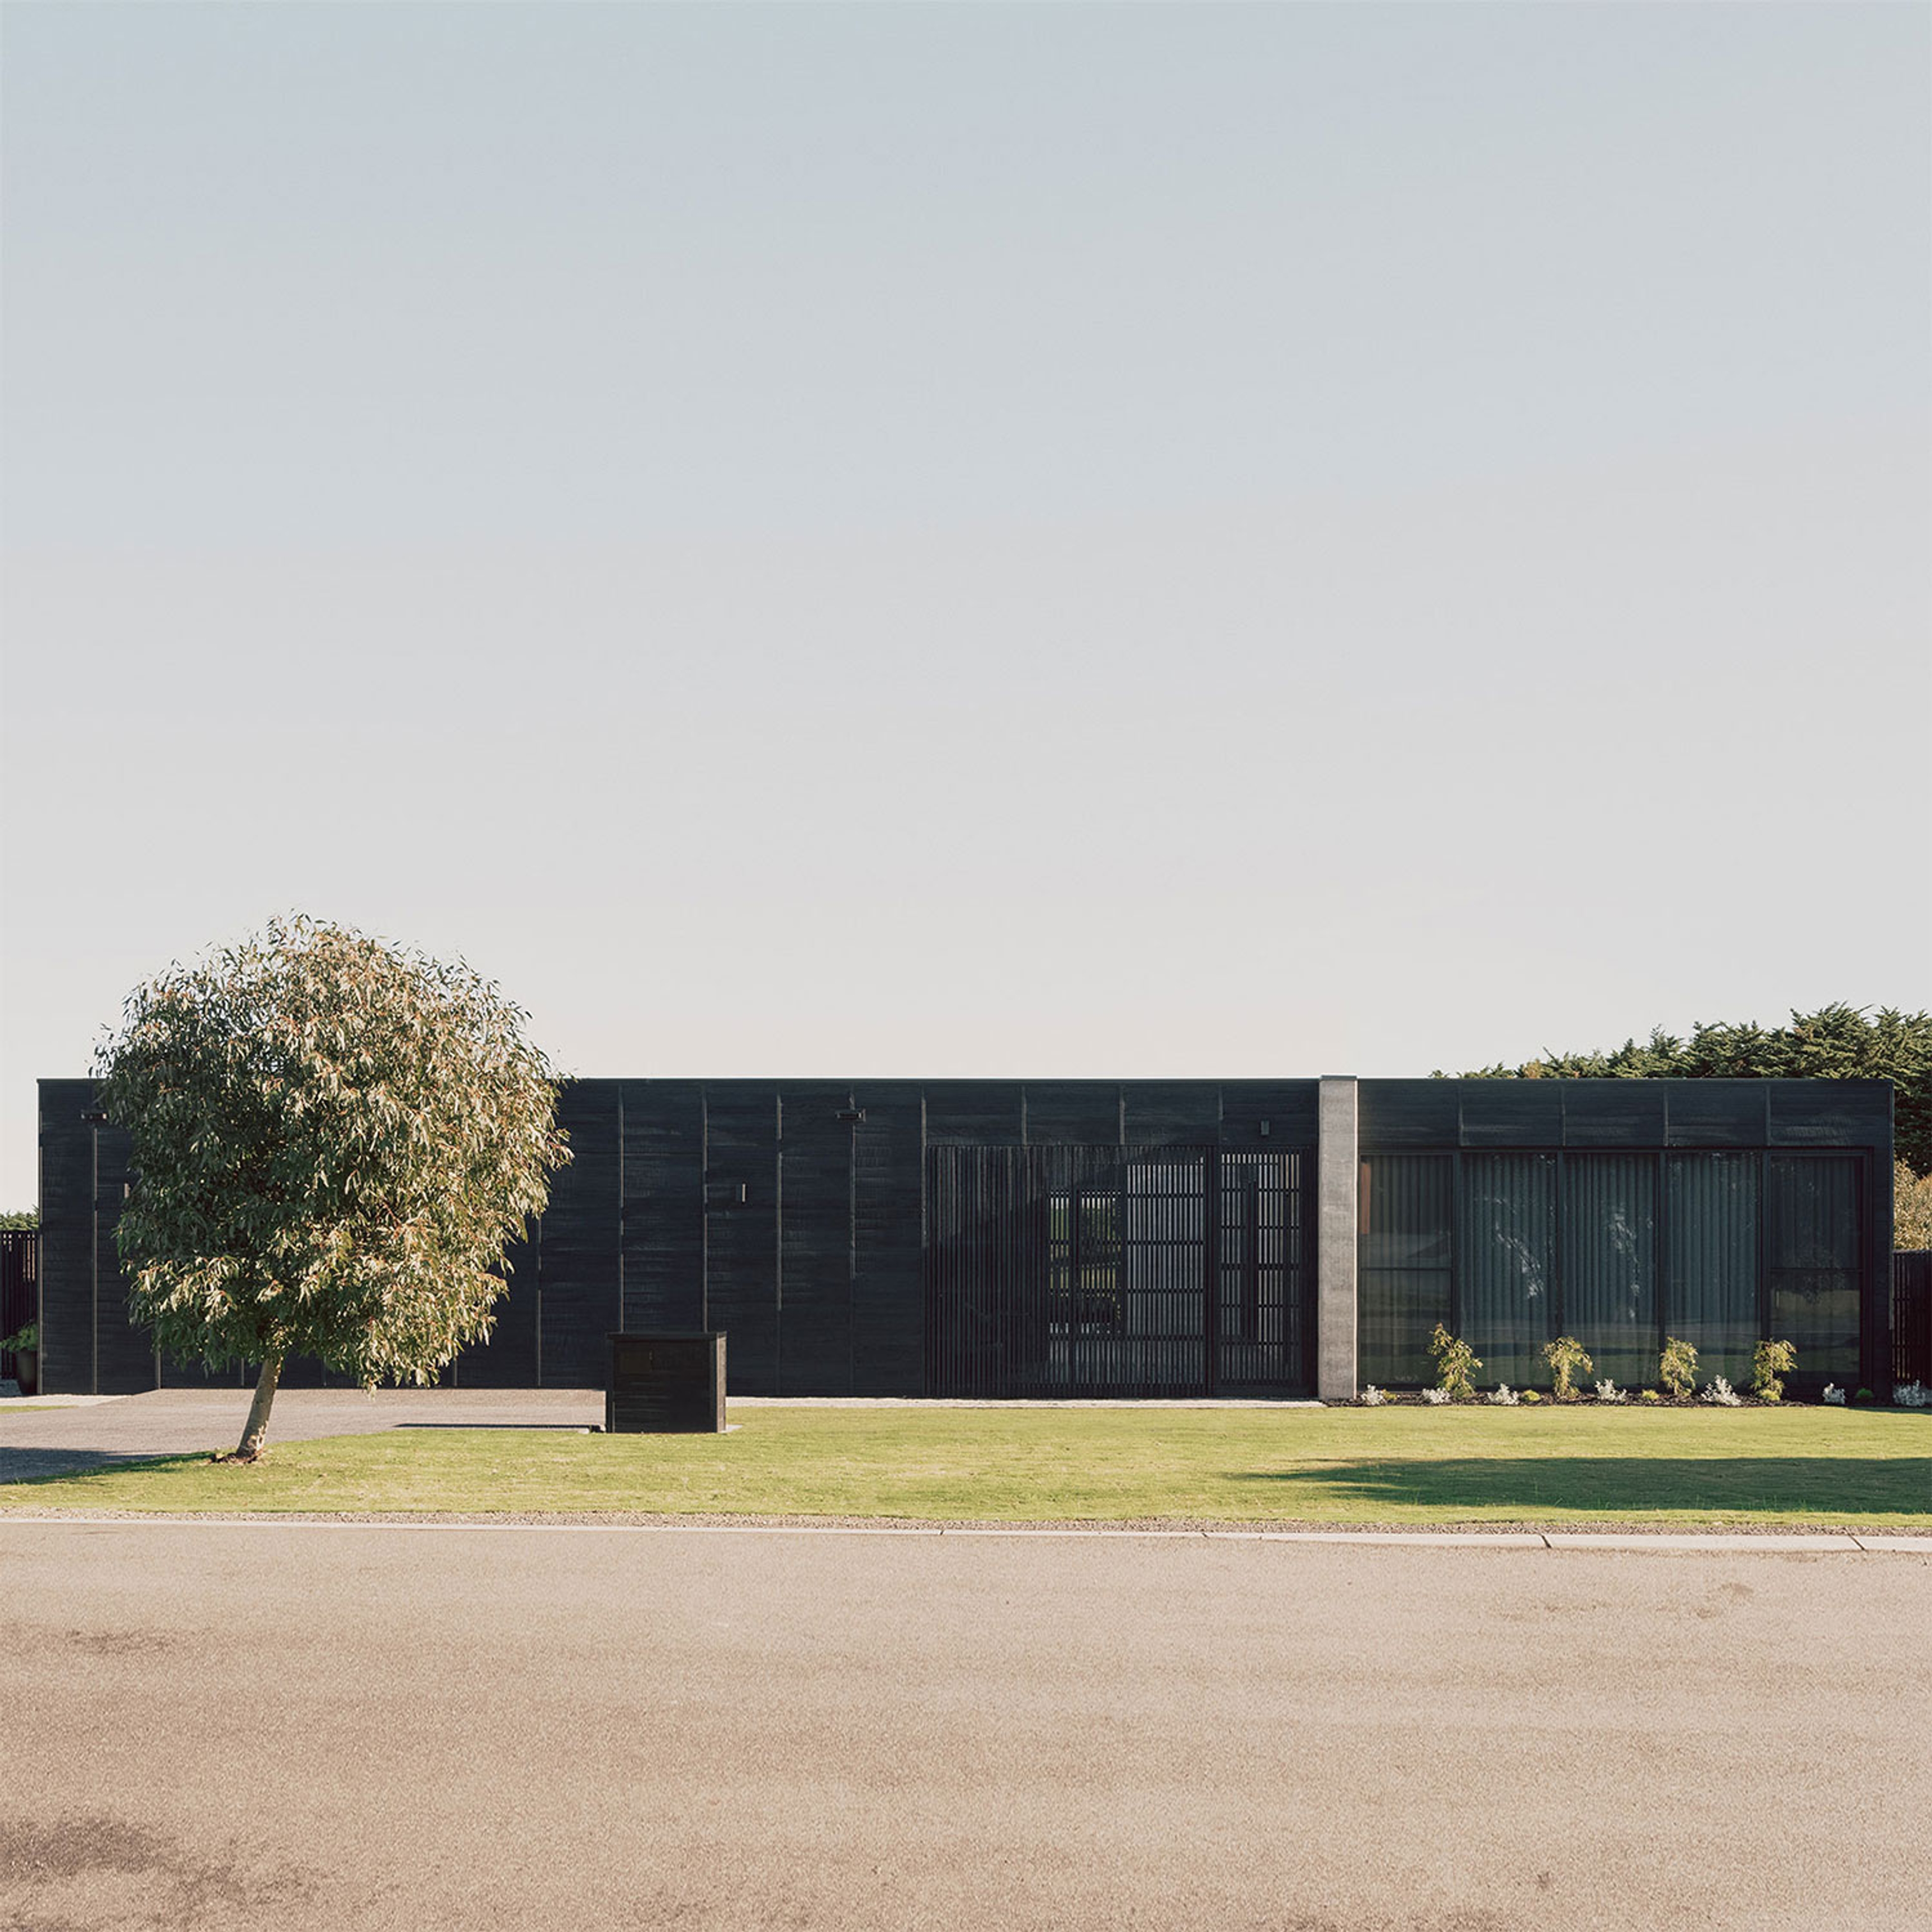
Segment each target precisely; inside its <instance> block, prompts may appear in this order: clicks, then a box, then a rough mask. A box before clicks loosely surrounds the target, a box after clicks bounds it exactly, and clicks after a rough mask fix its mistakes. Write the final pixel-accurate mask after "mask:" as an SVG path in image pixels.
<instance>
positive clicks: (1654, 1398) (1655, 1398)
mask: <svg viewBox="0 0 1932 1932" xmlns="http://www.w3.org/2000/svg"><path fill="white" fill-rule="evenodd" d="M1637 1400H1638V1401H1640V1402H1650V1403H1658V1402H1661V1401H1662V1400H1664V1398H1663V1397H1661V1395H1659V1394H1658V1392H1657V1391H1656V1390H1655V1389H1646V1390H1644V1391H1643V1393H1642V1394H1640V1395H1639V1396H1638V1397H1637Z"/></svg>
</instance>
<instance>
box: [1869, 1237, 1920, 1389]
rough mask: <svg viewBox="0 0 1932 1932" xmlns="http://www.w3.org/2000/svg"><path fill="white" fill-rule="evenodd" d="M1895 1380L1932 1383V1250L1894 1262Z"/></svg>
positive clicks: (1903, 1253)
mask: <svg viewBox="0 0 1932 1932" xmlns="http://www.w3.org/2000/svg"><path fill="white" fill-rule="evenodd" d="M1891 1379H1892V1380H1893V1382H1895V1383H1903V1382H1932V1248H1906V1249H1903V1250H1900V1252H1898V1253H1895V1254H1894V1256H1892V1258H1891ZM1881 1393H1883V1394H1889V1393H1890V1391H1888V1390H1887V1391H1881Z"/></svg>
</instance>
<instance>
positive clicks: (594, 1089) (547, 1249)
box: [541, 1080, 623, 1388]
mask: <svg viewBox="0 0 1932 1932" xmlns="http://www.w3.org/2000/svg"><path fill="white" fill-rule="evenodd" d="M619 1084H620V1083H619V1082H616V1081H615V1080H580V1081H576V1082H572V1083H571V1085H569V1086H568V1087H566V1088H565V1089H564V1090H563V1092H562V1096H561V1097H559V1100H558V1102H557V1121H558V1123H559V1125H560V1126H561V1127H562V1128H563V1130H564V1131H565V1133H568V1135H569V1136H570V1147H571V1162H570V1165H569V1166H568V1167H565V1169H562V1171H561V1172H559V1174H558V1175H557V1176H556V1182H555V1185H554V1186H553V1188H552V1190H551V1193H550V1208H549V1211H548V1212H547V1213H546V1214H545V1215H544V1221H543V1260H542V1266H541V1280H542V1288H543V1338H542V1346H543V1379H544V1385H545V1386H546V1387H547V1388H602V1387H603V1385H604V1370H605V1369H606V1368H607V1366H608V1364H609V1358H610V1352H609V1348H608V1345H607V1343H606V1341H605V1339H604V1338H605V1337H607V1335H609V1334H610V1333H611V1332H612V1331H613V1330H614V1329H616V1328H619V1326H620V1325H621V1320H622V1313H623V1302H622V1263H621V1261H620V1259H619V1254H620V1249H619V1241H620V1237H621V1233H622V1197H621V1195H620V1193H619V1187H620V1179H621V1172H622V1158H623V1154H622V1144H621V1142H620V1139H619V1131H618V1118H617V1109H618V1103H619V1094H618V1088H619Z"/></svg>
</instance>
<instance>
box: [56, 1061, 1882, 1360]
mask: <svg viewBox="0 0 1932 1932" xmlns="http://www.w3.org/2000/svg"><path fill="white" fill-rule="evenodd" d="M1318 1091H1319V1088H1318V1083H1317V1082H1315V1081H1313V1080H1287V1081H1258V1080H1257V1081H1226V1082H1214V1081H1178V1080H1176V1081H1162V1080H1145V1081H1127V1082H1099V1081H1036V1082H1021V1081H991V1080H987V1081H980V1080H953V1081H928V1082H919V1081H892V1080H885V1081H871V1082H865V1081H861V1082H856V1083H855V1082H838V1081H829V1080H826V1081H816V1080H814V1081H756V1080H729V1081H671V1080H666V1081H654V1080H621V1081H620V1080H583V1081H578V1082H572V1083H571V1084H570V1085H568V1086H567V1087H566V1088H565V1091H564V1094H563V1096H562V1101H561V1103H560V1109H559V1115H560V1119H561V1121H562V1124H563V1126H564V1127H565V1129H566V1130H567V1131H568V1133H569V1134H570V1136H571V1145H572V1149H573V1153H574V1160H573V1161H572V1163H571V1165H570V1166H568V1167H567V1168H565V1169H563V1170H562V1172H560V1173H559V1175H558V1176H557V1177H556V1181H555V1184H554V1187H553V1194H552V1199H551V1203H550V1209H549V1211H548V1212H547V1214H545V1215H544V1217H543V1219H542V1220H541V1222H540V1223H537V1224H535V1225H533V1226H532V1229H531V1231H530V1238H529V1241H527V1242H526V1243H523V1244H520V1245H519V1246H518V1247H517V1248H515V1249H514V1250H512V1252H511V1255H510V1256H509V1257H508V1260H509V1264H510V1268H511V1273H510V1277H509V1281H510V1286H509V1289H508V1293H507V1295H505V1297H504V1298H503V1299H502V1301H500V1302H499V1304H498V1306H497V1319H496V1331H495V1334H494V1335H493V1339H492V1340H491V1341H490V1343H487V1344H486V1345H484V1346H480V1347H477V1348H473V1349H469V1350H467V1351H466V1352H464V1353H463V1355H462V1356H461V1357H460V1358H458V1361H457V1362H456V1363H455V1364H454V1365H453V1366H452V1370H451V1371H450V1372H449V1376H447V1377H446V1379H447V1380H449V1381H450V1382H454V1383H455V1384H457V1385H463V1386H471V1387H528V1386H536V1385H541V1386H548V1387H571V1386H574V1387H598V1386H600V1385H601V1383H602V1381H603V1379H604V1373H605V1370H606V1367H607V1360H608V1356H607V1347H608V1345H607V1340H606V1337H607V1334H609V1333H610V1332H611V1331H635V1330H637V1329H640V1328H655V1329H658V1330H665V1329H694V1328H700V1327H703V1328H709V1329H712V1330H716V1331H723V1332H725V1333H727V1334H729V1336H730V1358H731V1369H732V1377H733V1383H734V1385H735V1386H736V1388H738V1389H739V1391H742V1392H744V1393H746V1394H828V1395H831V1394H914V1395H916V1394H921V1393H924V1392H926V1378H927V1373H928V1370H927V1355H928V1350H927V1339H928V1338H927V1335H926V1320H927V1316H926V1289H925V1275H926V1256H927V1250H926V1232H927V1224H928V1202H927V1189H928V1186H929V1181H928V1175H927V1155H928V1153H929V1151H930V1150H932V1149H934V1148H943V1147H958V1148H1052V1147H1065V1148H1089V1149H1092V1148H1107V1147H1117V1148H1141V1149H1153V1148H1164V1147H1165V1148H1174V1149H1175V1150H1177V1151H1180V1150H1182V1149H1201V1148H1221V1149H1224V1150H1252V1151H1261V1150H1264V1149H1265V1150H1269V1151H1271V1152H1286V1151H1293V1150H1297V1149H1300V1150H1312V1149H1313V1148H1314V1146H1315V1145H1316V1100H1317V1095H1318ZM1359 1093H1360V1099H1361V1145H1362V1147H1363V1148H1364V1151H1375V1150H1395V1149H1400V1148H1417V1149H1427V1148H1434V1149H1442V1150H1454V1149H1457V1148H1505V1147H1517V1148H1540V1147H1547V1148H1653V1149H1655V1148H1677V1147H1691V1146H1703V1147H1760V1148H1849V1149H1854V1150H1861V1151H1867V1153H1868V1154H1869V1155H1870V1158H1868V1159H1867V1161H1866V1163H1865V1172H1866V1175H1867V1187H1866V1190H1865V1197H1866V1220H1867V1253H1868V1255H1870V1256H1873V1258H1874V1259H1875V1258H1876V1256H1878V1255H1879V1254H1881V1253H1883V1252H1884V1251H1885V1250H1887V1249H1888V1246H1889V1241H1890V1205H1891V1169H1890V1164H1889V1163H1890V1150H1891V1089H1890V1088H1889V1086H1888V1084H1887V1083H1885V1082H1805V1081H1634V1080H1633V1081H1547V1082H1530V1081H1481V1082H1478V1081H1450V1080H1409V1081H1376V1080H1371V1081H1364V1082H1361V1084H1360V1088H1359ZM40 1103H41V1172H42V1187H41V1208H42V1215H43V1243H42V1269H43V1288H42V1300H43V1317H44V1320H43V1355H42V1375H43V1386H44V1387H45V1388H48V1389H49V1390H50V1391H55V1390H62V1391H100V1392H102V1393H115V1392H131V1391H133V1390H136V1389H140V1388H151V1387H153V1386H154V1385H155V1380H156V1377H157V1373H159V1374H160V1376H161V1378H162V1379H163V1380H165V1381H166V1382H167V1383H169V1384H170V1385H173V1384H175V1383H181V1382H201V1381H205V1380H206V1379H208V1377H207V1375H206V1372H205V1371H204V1370H202V1368H201V1367H200V1365H199V1364H175V1363H172V1362H168V1363H166V1364H161V1365H160V1368H159V1370H158V1371H157V1365H156V1364H155V1362H154V1356H153V1352H152V1350H151V1346H149V1344H148V1342H147V1340H146V1338H145V1337H144V1336H143V1335H142V1334H139V1332H138V1331H135V1330H133V1328H131V1327H130V1325H129V1324H128V1322H127V1319H126V1316H125V1313H124V1284H123V1283H122V1281H121V1275H120V1271H119V1268H118V1257H117V1256H116V1255H115V1250H114V1246H113V1224H114V1221H115V1217H117V1216H118V1211H119V1205H120V1202H121V1199H122V1196H123V1190H124V1185H125V1184H126V1181H127V1162H128V1143H127V1137H126V1136H124V1134H122V1133H121V1132H120V1131H119V1130H117V1129H115V1128H113V1127H109V1126H105V1125H103V1124H99V1123H98V1122H88V1121H84V1119H83V1116H84V1115H86V1113H88V1112H89V1111H90V1110H91V1109H92V1088H91V1086H90V1085H89V1082H86V1081H84V1080H74V1081H45V1082H42V1083H41V1084H40ZM1239 1171H1240V1170H1238V1169H1230V1170H1229V1172H1239ZM1232 1256H1233V1250H1231V1251H1230V1256H1229V1258H1227V1259H1226V1268H1228V1269H1229V1270H1230V1271H1232V1270H1233V1269H1234V1268H1235V1260H1234V1259H1232ZM1878 1272H1879V1271H1878V1270H1877V1268H1876V1267H1874V1268H1873V1271H1872V1273H1873V1279H1876V1275H1877V1273H1878ZM1230 1278H1231V1279H1232V1274H1231V1277H1230ZM97 1284H98V1286H97ZM1230 1292H1231V1294H1232V1292H1233V1291H1232V1289H1231V1290H1230ZM1885 1326H1886V1327H1887V1328H1888V1326H1889V1325H1888V1322H1886V1323H1885ZM247 1378H248V1371H246V1370H227V1371H223V1372H221V1373H220V1375H219V1376H218V1377H217V1378H216V1379H218V1380H220V1382H223V1384H225V1385H229V1386H233V1385H238V1384H239V1383H241V1382H243V1381H244V1380H245V1379H247ZM321 1379H322V1377H321V1375H320V1370H319V1368H318V1367H317V1365H315V1364H300V1363H298V1364H291V1365H290V1371H289V1373H288V1374H287V1376H286V1377H285V1381H286V1382H287V1383H288V1384H289V1385H290V1386H300V1385H303V1384H304V1383H305V1382H306V1383H309V1384H311V1385H312V1384H313V1383H314V1382H318V1381H320V1380H321Z"/></svg>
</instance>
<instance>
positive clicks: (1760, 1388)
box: [1751, 1342, 1798, 1402]
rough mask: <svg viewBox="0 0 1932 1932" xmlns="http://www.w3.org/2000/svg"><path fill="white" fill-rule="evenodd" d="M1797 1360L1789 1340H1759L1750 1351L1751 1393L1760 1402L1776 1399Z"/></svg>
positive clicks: (1782, 1393)
mask: <svg viewBox="0 0 1932 1932" xmlns="http://www.w3.org/2000/svg"><path fill="white" fill-rule="evenodd" d="M1797 1362H1798V1351H1797V1350H1796V1349H1795V1348H1793V1346H1792V1345H1791V1344H1790V1343H1789V1342H1760V1343H1759V1344H1758V1345H1757V1347H1756V1348H1755V1349H1753V1350H1752V1351H1751V1394H1753V1395H1754V1396H1756V1397H1757V1399H1758V1400H1760V1402H1776V1401H1778V1400H1780V1399H1781V1397H1783V1395H1784V1378H1785V1377H1786V1376H1788V1375H1789V1374H1790V1373H1791V1371H1792V1370H1793V1368H1794V1367H1796V1366H1797Z"/></svg>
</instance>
